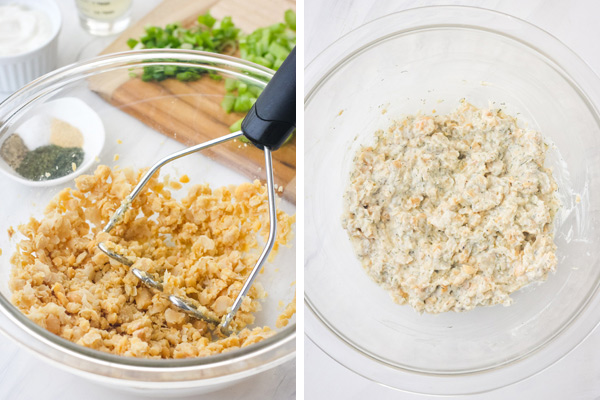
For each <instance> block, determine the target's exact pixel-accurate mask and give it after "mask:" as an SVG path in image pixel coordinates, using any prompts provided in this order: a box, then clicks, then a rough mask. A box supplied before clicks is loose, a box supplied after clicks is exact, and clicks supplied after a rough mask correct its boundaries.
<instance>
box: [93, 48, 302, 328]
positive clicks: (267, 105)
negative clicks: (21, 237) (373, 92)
mask: <svg viewBox="0 0 600 400" xmlns="http://www.w3.org/2000/svg"><path fill="white" fill-rule="evenodd" d="M295 125H296V48H294V49H293V50H292V52H291V53H290V54H289V56H288V57H287V58H286V60H285V61H284V62H283V64H282V65H281V67H280V68H279V70H277V72H276V73H275V75H274V76H273V78H272V79H271V80H270V81H269V83H268V84H267V86H266V87H265V89H264V90H263V92H262V93H261V95H260V96H259V97H258V99H257V100H256V103H255V104H254V105H253V106H252V109H251V110H250V111H249V112H248V114H247V115H246V117H245V118H244V120H243V122H242V126H241V130H240V131H237V132H234V133H231V134H229V135H225V136H222V137H219V138H216V139H213V140H209V141H207V142H204V143H201V144H198V145H195V146H192V147H189V148H187V149H184V150H181V151H179V152H177V153H173V154H171V155H169V156H167V157H164V158H163V159H161V160H160V161H158V162H157V163H156V164H154V165H153V166H152V168H150V169H149V170H148V172H146V174H145V175H144V176H142V178H141V180H140V181H139V183H138V184H137V185H136V186H135V188H134V189H133V191H132V192H131V193H130V194H129V195H128V196H127V197H126V198H125V200H124V201H123V202H122V204H121V206H120V207H119V208H118V209H117V210H116V211H115V213H114V214H113V216H112V217H111V219H110V221H108V223H107V224H106V226H105V227H104V229H103V231H104V232H107V233H109V232H110V231H111V230H112V229H113V228H114V227H115V226H116V225H117V224H119V222H120V221H121V219H122V217H123V215H124V214H125V212H126V211H127V210H128V209H129V208H130V207H131V203H132V202H133V200H134V199H135V198H136V197H137V195H138V194H140V192H141V191H142V190H143V189H144V186H145V185H146V184H147V183H148V181H149V180H150V178H151V177H152V176H153V175H154V174H155V173H156V171H158V170H159V169H160V168H161V167H163V166H164V165H165V164H168V163H170V162H171V161H174V160H176V159H178V158H181V157H184V156H187V155H189V154H192V153H195V152H197V151H200V150H203V149H206V148H208V147H212V146H215V145H218V144H220V143H223V142H226V141H228V140H232V139H235V138H238V137H240V136H242V135H243V136H245V137H246V138H247V139H248V140H249V141H250V142H251V143H252V144H254V145H255V146H256V147H258V148H260V149H262V150H263V151H264V154H265V172H266V178H267V179H266V180H267V194H268V202H269V238H268V239H267V243H266V244H265V246H264V248H263V250H262V252H261V254H260V256H259V257H258V260H257V261H256V264H255V265H254V267H253V268H252V270H251V271H250V274H249V275H248V277H247V278H246V281H245V282H244V285H243V286H242V289H241V290H240V292H239V294H238V295H237V297H236V298H235V300H234V302H233V305H232V306H231V310H230V311H229V312H228V313H227V314H226V315H224V316H223V318H221V319H219V318H218V317H217V316H216V314H215V313H214V312H212V311H211V310H209V309H208V308H206V307H204V306H202V305H200V304H196V302H193V301H192V300H191V299H189V298H181V297H178V296H174V295H170V296H168V299H169V300H170V301H171V303H173V305H174V306H175V307H177V308H179V309H181V310H182V311H184V312H186V313H187V314H189V315H191V316H192V317H195V318H197V319H201V320H204V321H206V322H208V323H209V324H212V325H214V326H215V331H216V332H217V333H220V334H222V335H229V334H230V333H231V332H230V329H229V325H230V323H231V321H232V320H233V318H234V317H235V314H236V313H237V311H238V309H239V308H240V306H241V304H242V300H243V299H244V297H245V296H246V294H247V293H248V291H249V290H250V287H251V286H252V283H253V282H254V279H255V278H256V276H257V275H258V272H259V271H260V269H261V267H262V266H263V264H264V262H265V261H266V259H267V257H268V256H269V253H270V252H271V250H272V249H273V245H274V243H275V234H276V232H277V210H276V206H275V188H274V182H273V163H272V159H271V152H272V151H274V150H277V149H278V148H279V147H281V145H282V144H283V143H284V142H285V141H286V140H287V139H288V137H289V136H290V135H291V134H292V132H293V131H294V129H295ZM98 248H99V249H100V250H102V251H103V252H104V253H105V254H106V255H108V256H109V257H110V258H112V259H114V260H116V261H118V262H120V263H122V264H124V265H126V266H128V267H131V266H132V265H133V261H131V260H130V259H128V258H127V257H125V256H123V255H121V254H118V253H117V252H115V251H113V250H111V249H110V248H109V247H108V246H107V245H106V244H105V243H103V242H102V243H99V244H98ZM131 272H132V273H133V274H134V275H135V276H136V277H137V278H138V279H140V280H141V281H142V282H143V283H144V284H146V285H147V286H149V287H151V288H153V289H156V290H158V291H161V292H162V290H163V286H162V283H161V280H160V279H158V278H157V277H155V276H152V275H151V274H149V273H147V272H145V271H142V270H140V269H137V268H131Z"/></svg>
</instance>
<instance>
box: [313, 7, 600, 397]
mask: <svg viewBox="0 0 600 400" xmlns="http://www.w3.org/2000/svg"><path fill="white" fill-rule="evenodd" d="M492 18H493V20H492ZM449 21H450V22H449ZM478 21H485V26H484V25H483V24H481V23H478ZM434 28H461V29H473V30H478V31H485V32H489V33H493V34H497V35H500V36H503V37H505V38H508V39H511V40H514V41H516V42H518V43H519V44H520V45H524V46H525V47H527V48H528V49H529V50H531V51H534V52H535V53H536V54H538V55H539V56H540V57H541V58H542V59H543V60H545V62H547V63H548V64H549V65H551V66H552V67H553V68H554V69H555V70H557V71H558V72H559V73H560V74H561V75H563V77H564V78H565V80H567V81H568V82H569V83H570V84H571V86H572V87H573V88H574V90H575V91H576V92H577V93H578V94H579V95H580V96H581V98H582V99H583V101H584V102H585V103H586V104H587V105H588V108H589V109H590V112H592V114H594V116H595V118H596V121H598V124H599V125H600V117H599V113H598V108H599V107H598V106H599V105H600V80H599V79H598V75H596V74H595V73H594V72H593V71H592V70H591V68H590V67H589V66H588V65H587V64H586V63H585V62H584V61H583V60H582V59H581V58H580V57H579V56H578V55H577V54H576V53H574V52H573V51H572V50H571V49H570V48H568V47H567V46H566V45H565V44H564V43H562V42H561V41H560V40H558V39H557V38H556V37H554V36H553V35H551V34H550V33H548V32H546V31H544V30H542V29H541V28H539V27H537V26H535V25H533V24H531V23H529V22H527V21H524V20H522V19H519V18H516V17H514V16H512V15H509V14H505V13H501V12H498V11H493V10H489V9H485V8H480V7H470V6H427V7H418V8H411V9H407V10H403V11H399V12H395V13H392V14H388V15H386V16H383V17H380V18H377V19H375V20H373V21H370V22H368V23H366V24H364V25H361V26H359V27H358V28H356V29H355V30H353V31H351V32H349V33H347V34H345V35H344V36H342V37H341V38H340V39H338V40H337V41H335V42H334V43H333V44H331V45H330V46H329V47H327V48H326V49H325V50H323V51H322V52H321V53H320V54H319V55H317V57H315V59H314V60H312V61H311V62H310V63H309V64H308V65H307V66H306V68H305V91H304V92H305V99H304V100H305V107H306V106H308V104H309V103H310V101H311V99H312V97H313V95H314V94H315V93H316V92H317V91H318V90H319V88H320V87H321V85H322V84H323V83H324V82H325V81H327V80H328V79H329V78H330V77H331V76H332V75H334V74H335V73H336V71H337V70H338V69H339V68H340V67H341V66H343V65H345V64H346V63H347V62H349V61H350V60H351V59H352V58H353V57H355V56H356V55H358V54H360V53H362V52H363V51H365V50H367V49H369V48H371V47H372V46H375V45H377V44H378V43H379V42H382V41H385V40H388V39H390V38H393V37H396V36H399V35H403V34H407V33H412V32H416V31H422V30H426V29H434ZM523 38H527V40H525V39H523ZM557 59H560V60H561V62H560V63H559V62H557V61H555V60H557ZM573 76H576V77H577V80H576V79H574V78H573ZM582 87H585V88H586V89H587V90H583V88H582ZM596 263H598V260H596ZM305 285H306V284H305ZM599 286H600V281H599V282H596V285H595V286H594V287H593V288H592V289H591V290H590V292H589V294H588V296H587V297H586V299H585V300H584V301H583V303H582V305H581V306H580V308H579V310H578V312H577V313H576V314H575V315H573V316H572V317H571V318H570V320H569V321H568V322H567V323H566V324H565V325H564V326H563V327H562V328H561V329H560V330H558V331H557V332H556V333H555V334H554V336H552V337H551V338H549V339H548V340H547V341H545V342H544V343H542V344H541V345H539V346H537V347H536V348H534V349H533V350H530V351H529V352H527V353H524V354H523V355H521V356H520V357H518V358H516V359H514V360H509V361H507V362H505V363H503V364H499V365H496V366H492V367H489V368H483V369H479V370H470V371H458V372H437V371H418V370H415V369H411V368H410V367H408V366H404V367H400V366H394V365H391V364H388V363H386V362H384V361H382V360H380V359H379V358H378V357H377V356H376V355H373V354H370V353H369V352H368V351H367V350H365V349H363V348H362V347H361V346H360V345H358V344H356V343H354V342H352V341H351V340H350V339H348V338H346V337H345V336H344V334H343V333H341V332H339V331H338V330H337V329H336V328H335V327H333V326H332V325H331V324H329V322H328V321H327V320H326V319H325V318H324V317H323V316H321V314H320V313H319V311H318V309H317V308H316V307H315V305H314V304H313V303H312V302H311V299H310V296H309V294H308V293H307V292H306V291H305V293H304V295H305V300H304V301H305V304H306V307H307V309H308V310H309V312H307V313H305V320H306V321H305V331H306V334H307V336H308V337H309V339H310V340H311V341H312V342H313V343H315V345H316V346H317V347H319V348H320V349H321V350H323V351H324V352H325V353H326V354H327V355H328V356H330V357H331V358H332V359H334V360H335V361H336V362H338V363H340V364H341V365H343V366H344V367H346V368H348V369H350V370H352V371H354V372H355V373H358V374H359V375H361V376H363V377H365V378H367V379H369V380H371V381H374V382H377V383H380V384H382V385H384V386H388V387H390V388H393V389H398V390H402V391H406V392H413V393H425V394H436V395H459V394H473V393H482V392H486V391H490V390H494V389H497V388H500V387H503V386H507V385H510V384H514V383H517V382H519V381H521V380H524V379H526V378H528V377H531V376H533V375H535V374H537V373H539V372H541V371H543V370H545V369H546V368H548V367H550V366H551V365H553V364H554V363H556V362H557V361H559V360H560V359H562V358H563V357H565V356H566V355H567V354H569V353H570V352H571V351H572V350H574V349H575V348H576V347H577V346H579V344H581V342H583V340H584V339H585V338H586V337H587V336H589V334H590V333H591V332H592V331H593V329H594V328H595V327H596V326H597V325H598V323H599V322H600V313H598V312H595V313H594V309H595V308H596V309H597V308H598V307H600V296H598V295H597V293H598V289H599ZM305 287H306V286H305ZM550 344H552V349H551V350H552V351H549V350H550V349H549V347H550V346H549V345H550Z"/></svg>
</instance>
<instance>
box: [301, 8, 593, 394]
mask: <svg viewBox="0 0 600 400" xmlns="http://www.w3.org/2000/svg"><path fill="white" fill-rule="evenodd" d="M305 73H306V80H305V85H306V86H305V93H306V95H305V120H306V132H307V134H306V155H305V157H306V158H305V160H306V166H307V167H306V173H305V181H306V188H305V199H306V200H305V206H306V209H307V210H309V212H307V213H306V219H305V224H306V225H305V226H306V231H305V260H306V261H305V304H306V306H307V310H308V311H307V313H306V332H307V335H308V337H309V338H310V339H311V340H313V341H314V342H315V343H316V345H317V346H318V347H320V348H321V349H323V350H324V351H325V352H326V353H328V354H329V355H330V356H332V357H333V358H334V359H336V360H337V361H338V362H340V363H341V364H343V365H345V366H346V367H348V368H350V369H351V370H353V371H355V372H357V373H359V374H361V375H363V376H365V377H366V378H369V379H371V380H373V381H376V382H379V383H382V384H384V385H387V386H390V387H393V388H397V389H401V390H406V391H412V392H418V393H429V394H465V393H475V392H481V391H486V390H491V389H494V388H498V387H501V386H505V385H508V384H511V383H514V382H517V381H519V380H522V379H525V378H527V377H529V376H531V375H533V374H535V373H537V372H539V371H541V370H543V369H544V368H547V367H548V366H550V365H552V364H553V363H554V362H556V361H557V360H559V359H560V358H561V357H563V356H565V355H566V354H567V353H568V352H569V351H571V350H572V349H573V348H574V347H575V346H577V345H578V344H579V343H581V341H582V340H583V339H584V338H585V337H586V336H587V335H588V334H589V333H590V332H591V331H592V329H593V328H594V327H595V326H596V324H597V323H598V321H599V319H600V311H599V310H600V308H599V306H600V296H599V295H598V284H599V283H600V266H599V265H598V260H599V256H600V249H599V244H600V238H599V231H598V228H599V227H600V220H599V217H600V213H599V209H598V205H597V196H599V195H600V193H599V192H600V180H599V176H598V171H599V170H600V121H599V114H598V106H599V105H600V82H599V80H598V77H597V76H596V75H595V74H594V73H593V72H592V71H591V70H590V69H589V67H588V66H587V65H586V64H585V63H584V62H583V61H582V60H581V59H579V58H578V57H577V56H576V55H575V54H574V53H573V52H572V51H570V50H569V49H568V48H567V47H566V46H565V45H563V44H562V43H561V42H559V41H558V40H557V39H556V38H554V37H552V36H551V35H549V34H548V33H546V32H544V31H542V30H541V29H539V28H537V27H535V26H532V25H530V24H528V23H526V22H524V21H521V20H519V19H517V18H514V17H512V16H509V15H505V14H501V13H498V12H492V11H488V10H484V9H478V8H471V7H445V6H444V7H424V8H418V9H412V10H407V11H403V12H399V13H396V14H391V15H388V16H385V17H383V18H380V19H377V20H375V21H373V22H370V23H368V24H366V25H364V26H362V27H360V28H358V29H357V30H355V31H353V32H351V33H349V34H347V35H346V36H344V37H342V38H341V39H339V40H338V41H337V42H336V43H334V44H333V45H332V46H330V47H329V48H327V49H326V50H325V51H324V52H323V53H321V54H320V55H319V56H318V57H317V58H316V59H315V60H314V61H313V62H312V63H311V64H310V65H308V67H307V68H306V71H305ZM462 98H466V99H467V100H468V101H469V102H471V103H473V104H475V105H476V106H478V107H486V106H488V102H491V103H492V106H493V107H499V108H502V109H503V110H504V111H505V112H506V113H508V114H510V115H516V116H517V117H518V120H519V123H520V124H521V125H522V126H529V127H530V128H533V129H536V130H539V131H541V132H542V133H543V134H544V135H545V137H546V138H547V139H548V141H549V142H550V144H553V145H551V146H550V149H549V152H548V157H547V163H548V165H549V166H550V167H552V168H553V171H554V176H555V178H556V180H557V183H558V185H559V197H560V200H561V202H562V209H561V211H560V212H559V214H558V215H557V217H556V232H555V243H556V244H557V246H558V249H557V257H558V260H559V263H558V267H557V270H556V273H554V274H551V275H550V276H549V277H548V280H547V281H546V282H544V283H542V284H532V285H530V286H528V287H526V288H524V289H522V290H520V291H518V292H516V293H514V294H513V295H512V298H513V299H514V303H513V304H512V305H511V306H510V307H504V306H501V305H500V306H494V307H486V308H478V309H475V310H473V311H469V312H464V313H454V312H451V313H445V314H441V315H428V314H423V315H419V314H418V313H416V312H415V311H413V309H412V308H411V307H409V306H400V305H397V304H396V303H394V302H393V301H392V300H391V298H390V297H389V296H388V294H387V293H386V292H385V291H384V290H383V289H382V288H380V287H379V286H377V285H376V284H375V283H373V282H372V281H371V280H370V279H369V278H368V277H367V275H366V273H365V272H364V271H363V270H362V267H361V265H360V263H359V261H358V260H357V258H356V256H355V254H354V251H353V249H352V247H351V245H350V241H349V239H348V236H347V235H346V232H345V231H344V230H343V229H342V226H341V219H340V217H341V212H342V205H343V203H342V195H343V192H344V190H345V188H346V186H347V184H348V181H349V171H350V166H351V163H352V158H353V156H354V154H355V152H356V150H357V149H358V148H359V147H360V146H361V145H363V144H365V143H369V142H370V141H372V140H373V134H374V132H375V131H377V130H379V129H384V128H386V127H389V125H390V122H391V121H392V120H394V119H399V118H400V117H401V115H403V114H404V115H406V114H414V113H417V112H419V111H422V112H424V113H432V112H434V111H433V109H435V113H439V114H445V113H447V112H450V111H452V110H453V109H455V108H456V107H457V106H458V104H459V101H460V99H462Z"/></svg>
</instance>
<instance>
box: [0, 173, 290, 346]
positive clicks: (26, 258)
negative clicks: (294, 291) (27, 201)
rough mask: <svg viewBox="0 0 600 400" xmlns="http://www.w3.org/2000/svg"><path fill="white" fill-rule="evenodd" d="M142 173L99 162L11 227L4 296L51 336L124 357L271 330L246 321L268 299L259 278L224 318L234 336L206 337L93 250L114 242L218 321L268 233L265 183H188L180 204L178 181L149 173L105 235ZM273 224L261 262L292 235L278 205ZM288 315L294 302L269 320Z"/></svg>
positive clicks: (259, 336) (282, 321) (240, 339)
mask: <svg viewBox="0 0 600 400" xmlns="http://www.w3.org/2000/svg"><path fill="white" fill-rule="evenodd" d="M144 172H145V171H144V170H140V171H134V170H132V169H119V168H118V167H115V168H114V169H112V170H111V169H110V168H109V167H107V166H99V167H98V168H97V169H96V171H95V173H94V175H84V176H80V177H78V178H77V179H76V180H75V183H76V189H71V188H67V189H64V190H62V191H61V192H60V193H58V194H57V195H56V196H55V197H54V199H53V200H52V201H51V202H50V203H49V204H48V206H47V208H46V210H45V213H44V216H43V217H42V218H41V219H39V220H37V219H34V218H31V219H30V221H29V222H28V223H27V224H24V225H21V226H19V227H18V233H19V234H20V235H21V236H22V238H21V240H20V241H19V242H18V244H17V250H16V252H15V253H14V255H13V256H12V258H11V261H12V264H13V269H12V271H11V278H10V288H11V290H12V302H13V303H14V304H15V305H16V306H17V307H18V308H19V309H20V310H21V311H22V312H23V313H24V314H25V315H27V316H28V317H29V318H30V319H31V320H33V321H34V322H35V323H37V324H38V325H40V326H42V327H44V328H45V329H47V330H49V331H50V332H52V333H54V334H56V335H59V336H61V337H63V338H65V339H67V340H70V341H72V342H75V343H78V344H80V345H83V346H86V347H90V348H93V349H97V350H101V351H105V352H109V353H113V354H118V355H125V356H134V357H145V358H184V357H197V356H207V355H210V354H216V353H221V352H225V351H228V350H231V349H235V348H240V347H245V346H248V345H250V344H253V343H256V342H258V341H261V340H263V339H265V338H267V337H269V336H272V335H274V334H275V331H274V330H271V329H270V328H269V327H255V328H252V329H250V328H248V325H250V324H253V322H254V315H253V313H254V312H255V311H258V310H260V306H261V304H260V300H261V299H262V298H264V297H265V296H266V293H265V291H264V289H263V288H262V287H261V285H260V284H259V283H255V284H254V285H253V287H252V288H251V290H250V292H249V294H248V296H246V298H245V299H244V301H243V304H242V306H241V308H240V310H239V312H238V313H237V315H236V317H235V319H234V320H233V322H232V324H231V327H232V329H233V330H237V331H239V332H238V333H234V334H232V335H231V336H229V337H226V338H221V339H218V340H216V341H211V332H210V330H209V327H208V326H207V323H206V322H204V321H200V320H196V319H193V318H190V317H189V316H188V315H187V314H184V313H182V312H180V311H178V310H177V309H176V308H174V307H172V306H171V303H170V302H169V301H168V300H167V299H166V297H165V296H164V295H161V294H160V293H158V292H156V291H154V290H153V289H150V288H148V287H146V286H145V285H144V284H143V283H142V282H141V281H140V280H139V279H138V278H136V277H135V276H134V275H133V274H132V273H131V272H130V271H129V268H128V267H126V266H124V265H122V264H120V263H118V262H116V261H114V260H112V259H110V258H109V257H107V256H106V255H105V254H104V253H102V252H101V251H100V250H99V249H98V248H97V244H98V243H99V242H110V243H112V244H114V245H115V246H118V247H119V251H120V252H123V254H124V255H125V256H127V257H129V258H130V259H132V260H135V264H134V266H135V267H137V268H139V269H141V270H144V271H147V272H150V273H153V274H155V275H156V276H160V277H162V278H163V286H164V292H165V293H166V294H175V295H178V296H186V297H188V298H190V299H192V300H193V301H196V302H198V303H199V304H201V305H202V306H205V307H207V308H208V309H209V310H211V311H212V312H214V313H215V314H216V315H217V316H218V317H222V316H223V315H225V314H226V313H227V311H228V308H229V307H230V306H231V305H232V303H233V299H234V298H235V297H236V295H237V294H238V293H239V291H240V289H241V287H242V285H243V283H244V281H245V278H246V276H247V274H248V273H249V272H250V270H251V269H252V267H253V266H254V263H255V261H256V260H257V258H258V255H259V251H260V250H261V249H262V243H261V242H260V241H261V240H266V237H267V235H268V227H269V219H268V218H269V217H268V206H267V200H266V199H267V193H266V188H265V187H264V186H263V185H262V184H261V183H260V182H259V181H255V182H253V183H246V184H241V185H239V186H228V187H222V188H218V189H215V190H212V189H211V188H210V187H209V186H208V185H193V186H191V187H190V189H189V191H188V192H187V194H186V195H184V196H183V197H182V198H181V200H177V199H176V198H175V197H174V196H173V192H172V190H169V188H170V189H175V190H178V189H180V188H181V186H182V185H181V183H179V182H177V181H171V182H169V179H168V177H167V178H164V179H162V181H159V178H158V176H157V175H155V176H154V177H153V178H152V180H151V181H150V182H149V184H148V188H149V189H148V190H146V191H144V192H143V193H141V194H140V195H139V196H138V197H137V198H136V199H135V200H134V201H133V203H132V207H131V209H130V210H129V211H127V212H126V213H125V215H124V217H123V219H122V221H121V223H120V224H119V225H117V226H116V227H115V228H114V229H113V230H112V231H111V234H108V233H105V232H102V228H103V226H104V224H105V223H106V222H107V221H108V220H109V218H110V217H111V216H112V214H113V213H114V211H115V210H116V209H117V208H118V207H119V206H120V205H121V202H122V201H123V199H124V198H125V197H126V196H127V195H128V194H129V193H130V192H131V190H132V189H133V187H134V186H135V184H136V183H137V181H138V180H139V179H140V177H141V176H142V174H143V173H144ZM188 180H189V179H185V176H184V177H182V179H180V181H181V182H187V181H188ZM277 220H278V224H277V239H276V243H275V247H274V252H273V253H272V254H271V256H270V259H272V257H274V254H275V252H276V251H277V249H278V247H279V246H281V245H286V244H288V243H290V242H291V240H292V228H293V224H294V221H295V217H294V216H290V215H287V214H286V213H284V212H282V211H278V212H277ZM14 234H16V232H15V233H14ZM294 312H295V301H294V302H293V304H290V305H288V306H287V307H286V309H285V310H284V313H283V314H282V316H281V317H280V318H279V319H278V321H277V326H278V327H280V326H284V325H286V324H287V321H288V319H289V318H291V316H292V315H293V314H294Z"/></svg>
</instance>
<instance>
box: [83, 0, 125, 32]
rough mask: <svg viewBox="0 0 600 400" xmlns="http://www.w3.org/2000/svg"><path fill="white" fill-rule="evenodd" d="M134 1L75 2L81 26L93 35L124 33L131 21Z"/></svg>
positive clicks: (92, 0)
mask: <svg viewBox="0 0 600 400" xmlns="http://www.w3.org/2000/svg"><path fill="white" fill-rule="evenodd" d="M131 3H132V0H75V4H77V9H78V11H79V21H80V22H81V26H83V28H84V29H85V30H87V31H88V32H89V33H91V34H92V35H98V36H106V35H112V34H115V33H119V32H122V31H123V30H125V28H127V26H128V25H129V22H130V21H131Z"/></svg>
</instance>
